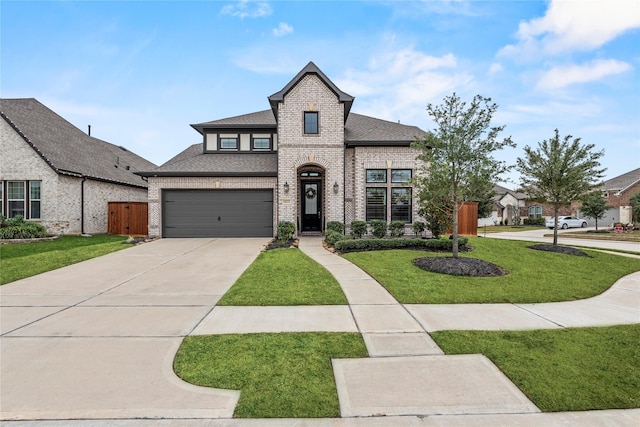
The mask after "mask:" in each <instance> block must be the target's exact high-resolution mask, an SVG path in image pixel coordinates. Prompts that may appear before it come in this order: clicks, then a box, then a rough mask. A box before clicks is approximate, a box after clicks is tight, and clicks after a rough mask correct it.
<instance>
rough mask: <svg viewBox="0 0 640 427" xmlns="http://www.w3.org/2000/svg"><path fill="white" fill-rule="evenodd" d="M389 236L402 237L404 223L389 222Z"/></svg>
mask: <svg viewBox="0 0 640 427" xmlns="http://www.w3.org/2000/svg"><path fill="white" fill-rule="evenodd" d="M389 235H390V236H391V237H401V236H404V221H391V224H389Z"/></svg>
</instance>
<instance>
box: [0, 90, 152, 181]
mask: <svg viewBox="0 0 640 427" xmlns="http://www.w3.org/2000/svg"><path fill="white" fill-rule="evenodd" d="M0 115H2V118H3V119H4V120H6V121H7V123H9V124H10V125H11V126H12V127H13V128H14V129H15V130H16V131H17V132H18V133H19V134H20V135H21V136H22V138H23V139H24V140H25V141H26V142H27V143H28V144H29V145H31V147H32V148H33V149H34V150H35V151H36V152H37V153H38V154H39V155H40V156H41V157H42V158H43V159H44V160H45V161H46V162H47V163H48V164H49V166H51V168H53V170H55V171H56V172H57V173H59V174H63V175H73V176H86V177H88V178H93V179H98V180H101V181H108V182H114V183H119V184H126V185H133V186H137V187H147V183H146V181H144V180H143V179H142V177H140V176H139V175H135V174H134V173H135V172H137V171H140V170H149V169H153V168H155V167H156V165H155V164H153V163H151V162H149V161H148V160H146V159H144V158H142V157H140V156H138V155H137V154H135V153H132V152H131V151H128V150H127V149H125V148H123V147H120V146H117V145H114V144H110V143H108V142H106V141H102V140H100V139H97V138H93V137H90V136H88V135H87V134H86V133H84V132H83V131H81V130H80V129H78V128H77V127H75V126H73V125H72V124H71V123H69V122H68V121H66V120H65V119H63V118H62V117H60V116H59V115H58V114H56V113H55V112H54V111H52V110H50V109H49V108H47V107H46V106H44V105H43V104H41V103H40V102H39V101H37V100H36V99H34V98H25V99H1V100H0ZM116 166H117V167H116Z"/></svg>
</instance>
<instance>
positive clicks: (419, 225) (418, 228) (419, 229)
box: [412, 221, 427, 236]
mask: <svg viewBox="0 0 640 427" xmlns="http://www.w3.org/2000/svg"><path fill="white" fill-rule="evenodd" d="M412 227H413V232H414V233H415V235H416V236H420V235H422V233H423V232H424V230H425V229H426V228H427V225H426V224H425V223H424V222H422V221H416V222H414V223H413V225H412Z"/></svg>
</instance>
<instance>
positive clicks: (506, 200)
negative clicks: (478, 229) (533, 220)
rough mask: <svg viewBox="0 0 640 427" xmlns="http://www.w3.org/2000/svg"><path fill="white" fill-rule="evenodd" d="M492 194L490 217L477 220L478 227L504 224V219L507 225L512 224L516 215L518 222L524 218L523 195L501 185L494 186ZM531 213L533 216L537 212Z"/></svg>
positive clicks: (524, 199) (515, 219) (524, 198)
mask: <svg viewBox="0 0 640 427" xmlns="http://www.w3.org/2000/svg"><path fill="white" fill-rule="evenodd" d="M493 192H494V196H493V209H492V211H491V216H489V217H486V218H478V226H483V225H498V224H500V223H501V222H504V220H505V219H507V220H508V222H509V224H513V223H515V222H516V221H517V220H518V215H519V216H520V220H522V218H525V217H526V215H525V216H523V213H522V208H523V207H524V206H525V202H526V198H527V196H526V195H525V194H523V193H518V192H516V191H513V190H509V189H508V188H506V187H502V186H501V185H494V186H493ZM532 212H533V213H534V214H535V213H536V212H537V211H536V209H533V210H532Z"/></svg>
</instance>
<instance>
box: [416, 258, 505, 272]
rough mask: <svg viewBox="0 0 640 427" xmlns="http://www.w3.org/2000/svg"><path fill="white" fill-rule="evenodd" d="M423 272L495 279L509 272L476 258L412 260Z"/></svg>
mask: <svg viewBox="0 0 640 427" xmlns="http://www.w3.org/2000/svg"><path fill="white" fill-rule="evenodd" d="M413 264H414V265H416V266H418V267H420V268H422V269H423V270H427V271H432V272H434V273H442V274H451V275H454V276H472V277H496V276H504V275H506V274H508V273H509V272H508V271H507V270H505V269H503V268H500V267H498V266H497V265H495V264H492V263H490V262H487V261H483V260H481V259H477V258H454V257H427V258H417V259H414V260H413Z"/></svg>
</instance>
